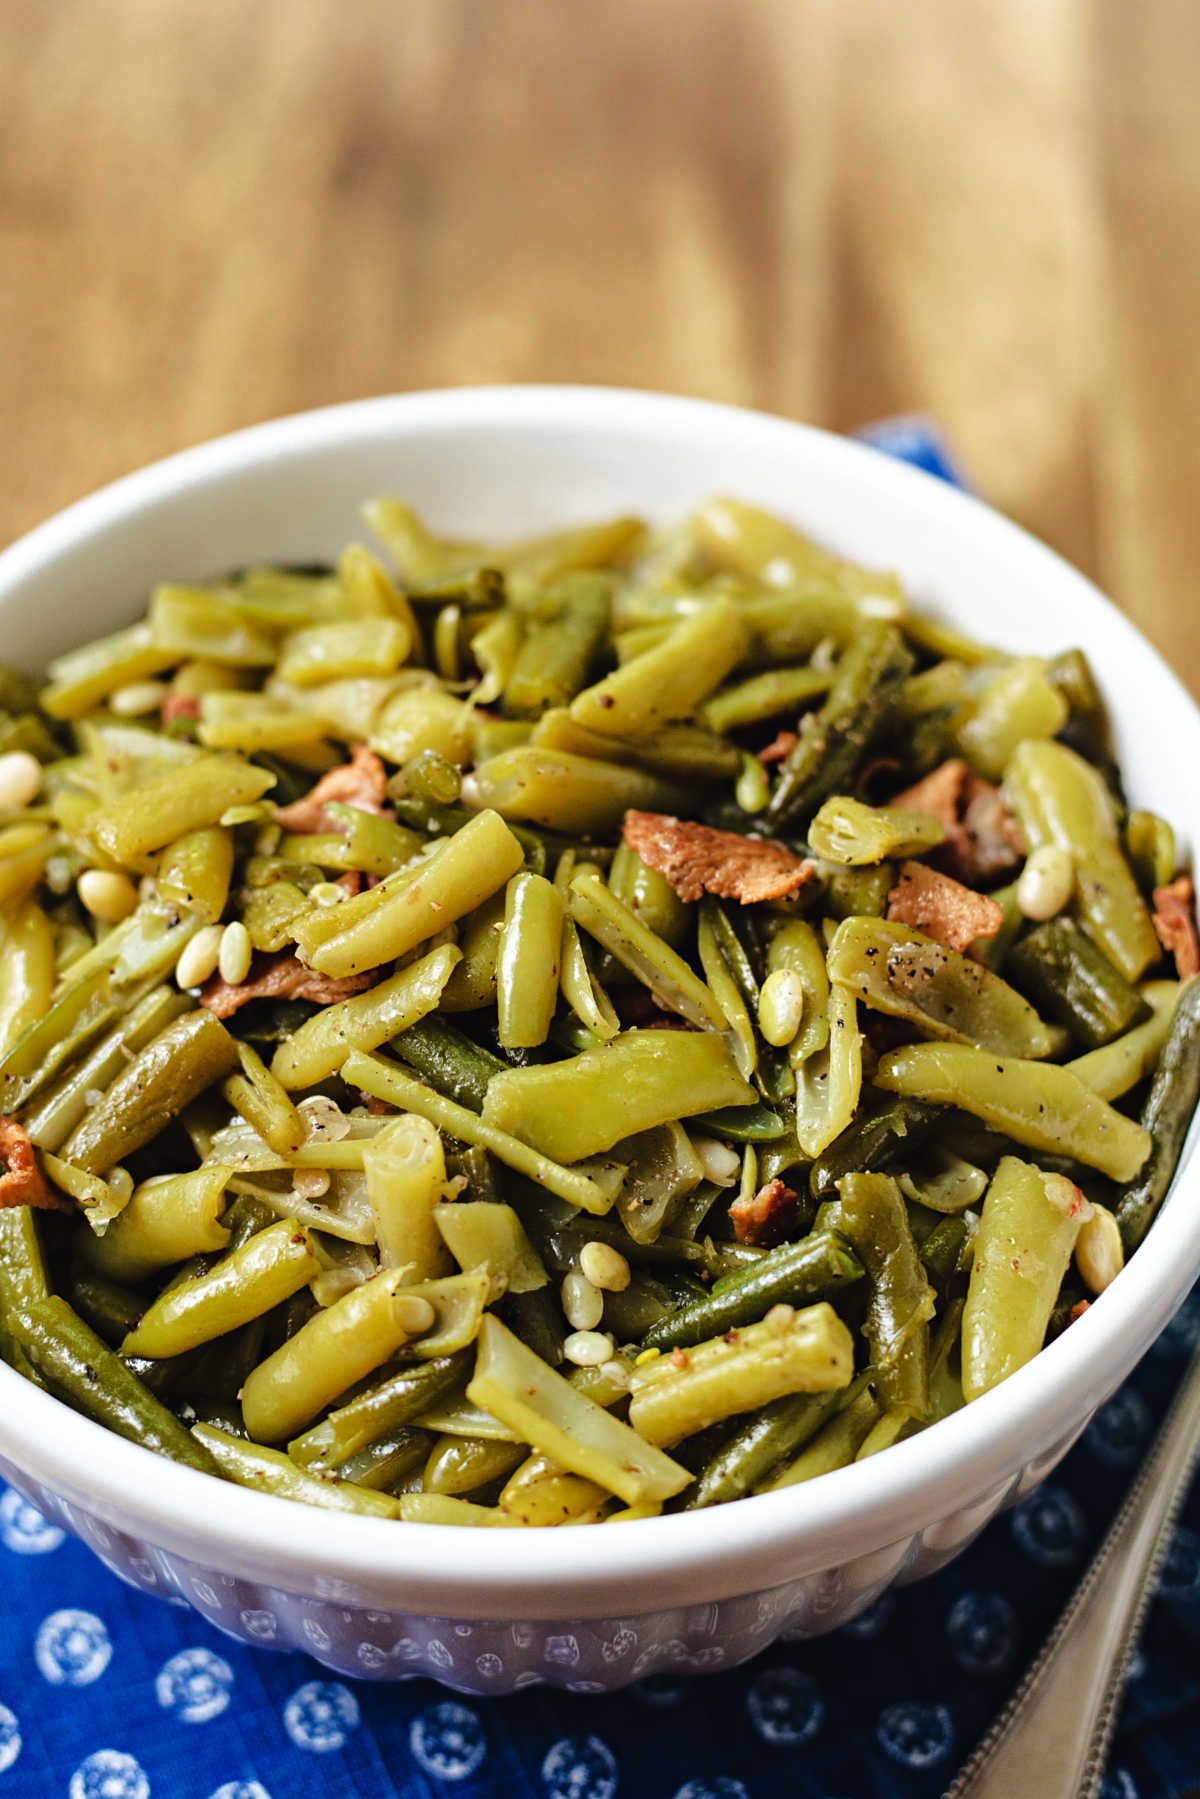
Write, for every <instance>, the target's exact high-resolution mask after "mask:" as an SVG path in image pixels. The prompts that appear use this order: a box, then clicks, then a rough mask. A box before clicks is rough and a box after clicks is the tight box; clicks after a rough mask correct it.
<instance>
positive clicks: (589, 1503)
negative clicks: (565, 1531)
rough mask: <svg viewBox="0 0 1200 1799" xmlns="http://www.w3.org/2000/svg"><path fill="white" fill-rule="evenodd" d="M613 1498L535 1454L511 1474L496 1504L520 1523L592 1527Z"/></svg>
mask: <svg viewBox="0 0 1200 1799" xmlns="http://www.w3.org/2000/svg"><path fill="white" fill-rule="evenodd" d="M611 1499H612V1495H611V1493H610V1492H609V1490H608V1488H607V1487H602V1486H601V1485H600V1484H599V1482H598V1481H594V1480H585V1479H584V1478H583V1477H582V1475H579V1474H568V1472H567V1470H566V1469H565V1468H560V1467H559V1465H558V1463H557V1462H553V1461H551V1459H550V1457H549V1456H546V1455H531V1456H528V1457H527V1458H526V1460H525V1461H523V1462H522V1463H521V1465H520V1467H519V1468H517V1469H516V1471H515V1472H514V1473H513V1474H512V1475H510V1477H509V1479H508V1480H507V1481H506V1483H505V1485H504V1487H503V1489H502V1490H501V1493H500V1497H499V1498H498V1499H497V1501H496V1504H497V1505H498V1506H499V1508H500V1510H501V1511H502V1512H506V1513H507V1514H508V1516H509V1517H510V1518H512V1519H513V1521H514V1522H515V1523H517V1524H524V1525H529V1526H532V1527H538V1526H540V1527H543V1528H544V1527H548V1526H553V1525H561V1524H590V1523H592V1521H593V1520H594V1519H595V1518H597V1517H598V1516H599V1515H600V1513H601V1511H602V1510H603V1509H604V1507H605V1506H606V1505H608V1504H609V1502H610V1501H611Z"/></svg>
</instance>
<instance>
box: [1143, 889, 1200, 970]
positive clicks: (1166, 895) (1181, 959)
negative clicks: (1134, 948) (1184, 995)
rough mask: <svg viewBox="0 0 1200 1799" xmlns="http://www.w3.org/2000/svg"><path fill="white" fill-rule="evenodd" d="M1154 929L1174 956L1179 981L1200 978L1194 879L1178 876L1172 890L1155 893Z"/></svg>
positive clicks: (1199, 949) (1199, 947) (1155, 890)
mask: <svg viewBox="0 0 1200 1799" xmlns="http://www.w3.org/2000/svg"><path fill="white" fill-rule="evenodd" d="M1154 928H1155V930H1156V931H1157V932H1158V940H1159V942H1160V943H1161V944H1162V946H1163V948H1164V949H1165V950H1167V951H1168V953H1169V954H1170V955H1172V956H1174V958H1175V968H1176V972H1177V973H1178V975H1179V978H1180V980H1181V981H1186V980H1187V979H1188V977H1189V975H1193V974H1200V943H1198V942H1197V938H1196V890H1195V888H1194V887H1193V885H1192V877H1191V875H1179V876H1177V877H1176V879H1175V880H1173V881H1172V882H1171V883H1170V885H1169V886H1167V887H1156V888H1155V889H1154Z"/></svg>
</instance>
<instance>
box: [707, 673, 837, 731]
mask: <svg viewBox="0 0 1200 1799" xmlns="http://www.w3.org/2000/svg"><path fill="white" fill-rule="evenodd" d="M832 679H833V677H832V675H830V674H828V673H827V672H826V671H825V670H823V669H817V668H812V667H810V666H809V665H808V664H807V663H805V664H803V665H802V666H801V667H799V668H769V669H766V670H764V672H763V673H762V674H759V675H751V676H750V678H749V679H748V680H746V681H739V682H738V683H737V684H736V686H733V687H725V688H722V689H721V691H720V692H719V693H715V694H714V695H713V697H712V699H711V700H708V701H706V703H705V704H704V706H703V707H702V708H701V716H702V717H703V719H704V722H705V724H707V725H708V727H709V729H710V730H713V731H737V730H740V729H741V727H742V726H743V725H753V724H758V723H760V722H761V721H762V720H763V719H768V718H776V717H778V716H779V715H780V714H781V713H784V712H786V713H788V714H791V713H794V712H795V711H796V709H797V708H798V707H800V706H803V705H805V704H806V702H808V701H810V700H817V699H823V698H824V696H825V694H827V693H828V692H829V688H830V685H831V683H832Z"/></svg>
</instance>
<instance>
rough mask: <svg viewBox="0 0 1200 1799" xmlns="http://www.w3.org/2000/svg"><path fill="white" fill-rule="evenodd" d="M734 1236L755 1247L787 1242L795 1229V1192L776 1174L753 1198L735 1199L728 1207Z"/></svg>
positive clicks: (766, 1246) (768, 1246) (772, 1245)
mask: <svg viewBox="0 0 1200 1799" xmlns="http://www.w3.org/2000/svg"><path fill="white" fill-rule="evenodd" d="M729 1216H730V1218H731V1220H732V1221H733V1230H734V1235H735V1236H736V1237H737V1240H738V1242H739V1243H752V1244H753V1245H754V1247H755V1249H774V1248H775V1246H776V1244H779V1243H785V1242H786V1241H787V1239H788V1236H789V1235H790V1233H791V1232H792V1231H794V1230H795V1228H796V1218H797V1214H796V1195H795V1193H794V1192H793V1191H792V1189H791V1188H790V1187H785V1186H784V1184H783V1182H782V1181H781V1180H780V1179H779V1178H778V1177H776V1179H775V1180H773V1181H768V1182H767V1184H766V1186H765V1187H760V1188H759V1190H758V1192H757V1193H756V1194H755V1195H754V1196H753V1198H752V1199H735V1200H734V1202H733V1204H732V1205H731V1206H730V1208H729Z"/></svg>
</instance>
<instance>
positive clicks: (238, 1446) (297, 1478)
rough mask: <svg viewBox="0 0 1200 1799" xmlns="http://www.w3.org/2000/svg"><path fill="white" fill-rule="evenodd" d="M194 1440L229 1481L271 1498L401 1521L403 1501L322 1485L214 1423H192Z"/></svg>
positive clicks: (276, 1453) (343, 1483)
mask: <svg viewBox="0 0 1200 1799" xmlns="http://www.w3.org/2000/svg"><path fill="white" fill-rule="evenodd" d="M192 1435H193V1436H194V1437H195V1439H196V1441H197V1442H198V1443H201V1444H203V1446H204V1448H205V1449H207V1450H208V1453H209V1454H210V1455H211V1456H212V1458H213V1460H214V1461H215V1462H216V1464H217V1466H218V1468H220V1470H221V1472H222V1474H223V1475H224V1476H225V1478H226V1480H231V1481H233V1482H235V1484H236V1485H237V1486H239V1487H250V1488H251V1489H252V1490H253V1491H254V1492H256V1493H273V1494H275V1495H276V1497H277V1498H279V1499H295V1500H299V1502H300V1504H301V1505H315V1506H318V1507H320V1508H321V1509H322V1510H324V1511H330V1512H357V1513H358V1514H359V1516H360V1517H367V1518H399V1517H402V1516H403V1513H402V1511H401V1508H400V1501H399V1500H398V1499H393V1498H392V1496H391V1494H390V1493H376V1492H374V1491H373V1490H372V1489H371V1488H370V1487H357V1486H355V1485H354V1484H353V1483H352V1482H351V1481H348V1480H322V1479H320V1477H319V1476H317V1475H315V1474H308V1473H306V1471H305V1470H304V1469H303V1468H298V1467H297V1466H296V1464H295V1462H293V1461H292V1460H291V1459H290V1458H289V1457H288V1456H286V1455H284V1454H283V1453H282V1452H281V1451H280V1450H278V1449H267V1448H265V1447H264V1446H263V1445H262V1444H261V1443H247V1442H246V1440H245V1438H244V1437H235V1436H232V1435H231V1434H230V1432H229V1431H224V1430H220V1429H218V1427H217V1426H216V1425H215V1424H194V1425H193V1426H192Z"/></svg>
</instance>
